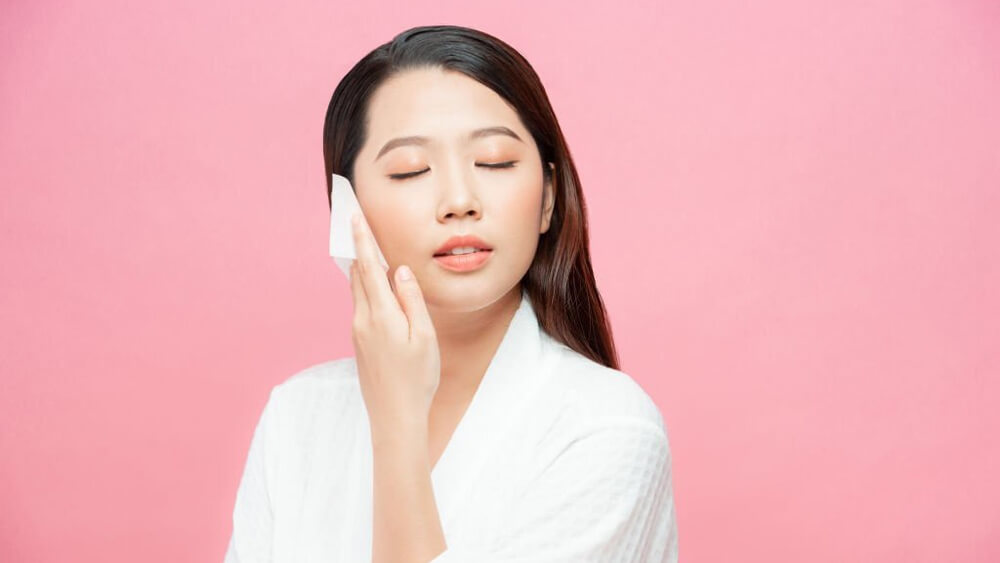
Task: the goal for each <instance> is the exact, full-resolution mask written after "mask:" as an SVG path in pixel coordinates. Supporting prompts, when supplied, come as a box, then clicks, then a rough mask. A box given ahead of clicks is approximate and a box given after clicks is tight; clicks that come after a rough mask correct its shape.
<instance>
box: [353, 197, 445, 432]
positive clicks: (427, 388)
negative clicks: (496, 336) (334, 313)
mask: <svg viewBox="0 0 1000 563" xmlns="http://www.w3.org/2000/svg"><path fill="white" fill-rule="evenodd" d="M352 224H353V227H352V231H353V236H354V248H355V249H356V253H357V259H356V260H354V262H353V263H352V264H351V276H350V277H351V294H352V296H353V299H354V320H353V324H352V330H353V335H352V342H353V344H354V351H355V356H356V358H357V365H358V376H359V378H360V383H361V392H362V395H363V397H364V401H365V405H366V406H367V408H368V416H369V423H370V425H371V427H372V428H371V429H372V437H373V439H380V438H389V437H392V436H394V435H397V433H398V432H400V431H404V430H409V429H411V428H412V427H413V426H414V425H418V424H419V425H423V426H422V427H421V426H418V428H426V425H427V422H428V420H427V419H428V415H429V413H430V407H431V401H432V400H433V399H434V393H435V392H436V391H437V388H438V383H439V381H440V378H441V358H440V352H439V350H438V344H437V335H436V333H435V331H434V325H433V323H432V322H431V318H430V315H429V314H428V313H427V306H426V303H425V302H424V297H423V293H422V292H421V290H420V286H419V285H418V284H417V280H416V278H415V277H413V273H412V270H410V269H409V268H408V267H407V266H405V265H403V266H399V267H398V268H396V271H395V273H394V275H395V283H394V284H393V285H394V286H395V287H394V288H393V287H390V284H389V279H388V277H387V276H386V269H385V267H384V266H382V264H381V263H380V262H379V260H378V254H377V251H376V247H375V239H374V235H372V232H371V229H370V228H369V226H368V222H367V221H366V220H365V218H364V216H363V215H361V214H360V213H357V212H355V213H354V216H353V218H352Z"/></svg>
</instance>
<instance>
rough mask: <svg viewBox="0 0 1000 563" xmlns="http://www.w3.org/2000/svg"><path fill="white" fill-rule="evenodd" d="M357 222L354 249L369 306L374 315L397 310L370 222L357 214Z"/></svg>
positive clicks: (354, 232)
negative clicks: (379, 257)
mask: <svg viewBox="0 0 1000 563" xmlns="http://www.w3.org/2000/svg"><path fill="white" fill-rule="evenodd" d="M355 218H356V219H357V220H356V221H354V222H353V229H352V231H353V236H354V249H355V252H356V253H357V260H356V262H357V263H358V268H359V270H358V273H359V274H360V278H361V285H362V286H364V288H365V295H366V296H367V298H368V305H369V307H370V308H371V312H372V314H375V313H376V312H378V311H387V310H392V309H393V308H395V309H396V310H398V309H399V308H398V306H397V305H396V299H395V298H394V297H393V295H392V288H390V287H389V278H388V277H387V276H386V273H385V270H384V269H383V268H382V264H381V263H380V262H379V260H378V253H377V252H376V250H375V236H374V235H373V234H372V231H371V228H370V227H369V226H368V222H367V221H365V217H364V215H362V214H361V213H359V212H355Z"/></svg>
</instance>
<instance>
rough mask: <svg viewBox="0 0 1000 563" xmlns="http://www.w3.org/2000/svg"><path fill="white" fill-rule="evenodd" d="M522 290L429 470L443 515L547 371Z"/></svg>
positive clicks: (542, 337)
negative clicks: (492, 351)
mask: <svg viewBox="0 0 1000 563" xmlns="http://www.w3.org/2000/svg"><path fill="white" fill-rule="evenodd" d="M547 343H548V338H547V335H546V334H545V332H544V331H543V330H542V328H541V327H540V326H539V324H538V318H537V317H536V315H535V310H534V308H533V307H532V305H531V300H530V299H529V298H528V295H527V293H526V292H524V291H523V290H522V292H521V303H520V305H519V306H518V309H517V311H516V312H515V313H514V316H513V318H512V319H511V321H510V324H509V325H508V326H507V330H506V332H505V333H504V336H503V339H502V340H501V341H500V345H499V347H498V348H497V351H496V353H495V354H494V355H493V359H492V360H490V363H489V366H487V368H486V372H485V373H484V374H483V378H482V380H481V381H480V382H479V387H478V388H477V389H476V392H475V394H474V395H473V396H472V400H471V401H470V403H469V406H468V407H467V408H466V410H465V413H464V414H463V416H462V419H461V420H460V421H459V423H458V425H457V426H456V427H455V430H454V432H453V433H452V435H451V438H450V439H449V441H448V444H447V446H446V447H445V449H444V451H443V452H442V453H441V456H440V458H439V459H438V461H437V463H436V464H435V465H434V468H433V470H432V471H431V481H432V483H433V486H434V496H435V501H436V504H437V507H438V511H439V514H440V516H441V519H442V524H444V521H445V520H447V519H449V518H451V517H455V516H456V514H457V510H456V509H457V508H458V506H459V505H461V504H462V502H461V499H462V492H463V491H464V490H465V488H466V487H467V486H468V485H469V484H470V483H471V482H472V481H473V480H475V479H476V475H478V474H479V473H480V467H481V466H482V464H484V463H486V462H487V461H488V460H489V456H490V454H491V453H492V452H493V451H494V445H496V444H498V443H499V441H500V440H502V439H503V438H504V437H505V435H506V434H507V432H508V430H509V428H510V426H511V424H512V423H513V422H515V421H517V420H518V419H519V416H518V415H519V413H520V411H521V409H522V408H523V407H524V406H525V405H526V404H527V403H528V402H529V401H528V399H529V397H530V396H531V395H532V394H533V392H534V391H535V390H536V389H537V388H538V385H539V383H541V381H542V380H543V379H544V378H545V376H546V375H547V374H548V371H549V370H550V369H551V366H552V359H553V358H552V357H553V356H554V354H550V353H547V352H548V350H549V347H548V346H546V344H547Z"/></svg>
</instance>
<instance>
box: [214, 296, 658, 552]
mask: <svg viewBox="0 0 1000 563" xmlns="http://www.w3.org/2000/svg"><path fill="white" fill-rule="evenodd" d="M367 417H368V414H367V410H366V408H365V403H364V400H363V399H362V395H361V388H360V386H359V383H358V375H357V366H356V363H355V359H354V357H348V358H341V359H337V360H333V361H329V362H325V363H321V364H317V365H314V366H311V367H309V368H307V369H304V370H302V371H300V372H298V373H296V374H294V375H292V376H291V377H289V378H288V379H286V380H285V381H283V382H282V383H279V384H278V385H276V386H274V388H273V389H272V390H271V392H270V396H269V398H268V401H267V404H266V405H265V407H264V409H263V412H262V413H261V416H260V419H259V421H258V423H257V426H256V429H255V431H254V434H253V438H252V439H251V441H250V446H249V453H248V454H247V459H246V465H245V467H244V472H243V476H242V479H241V481H240V484H239V488H238V490H237V492H236V499H235V508H234V510H233V531H232V536H231V538H230V541H229V545H228V549H227V551H226V555H225V562H226V563H257V562H265V561H266V562H272V563H320V562H323V563H334V562H351V563H354V562H358V563H368V562H370V561H371V551H372V546H371V542H372V524H373V521H372V448H371V440H370V433H369V432H370V428H369V425H368V418H367ZM431 480H432V482H433V486H434V498H435V501H436V503H437V508H438V512H439V514H440V516H441V525H442V527H443V529H444V535H445V541H446V543H447V545H448V547H447V549H446V550H445V551H444V552H442V553H441V554H440V555H438V556H437V557H436V558H434V559H433V560H432V563H457V562H462V563H466V562H468V563H508V562H509V563H514V562H538V563H543V562H545V563H555V562H566V563H570V562H572V563H580V562H589V561H594V562H618V561H621V562H675V561H677V523H676V519H675V512H674V502H673V489H672V481H671V458H670V448H669V445H668V441H667V433H666V427H665V426H664V423H663V418H662V417H661V415H660V411H659V410H658V408H657V406H656V404H655V403H654V402H653V401H652V399H650V397H649V396H648V395H647V394H646V393H645V391H644V390H643V389H642V388H641V387H640V386H639V385H638V384H637V383H636V382H635V381H634V380H633V379H632V378H631V377H630V376H628V375H627V374H625V373H623V372H621V371H617V370H613V369H610V368H607V367H605V366H602V365H601V364H598V363H596V362H593V361H591V360H590V359H588V358H586V357H585V356H583V355H581V354H579V353H577V352H575V351H574V350H572V349H570V348H569V347H567V346H565V345H563V344H561V343H559V342H557V341H556V340H554V339H552V338H551V337H550V336H549V335H548V334H547V333H546V332H545V331H543V330H542V329H541V328H540V326H539V325H538V321H537V318H536V316H535V312H534V309H533V308H532V306H531V302H530V300H529V299H528V297H527V295H526V294H525V295H524V296H523V297H522V300H521V305H520V307H519V309H518V310H517V313H516V314H515V315H514V317H513V319H512V321H511V323H510V325H509V326H508V328H507V331H506V333H505V334H504V337H503V340H502V341H501V343H500V346H499V348H498V349H497V352H496V354H495V355H494V357H493V359H492V360H491V362H490V365H489V367H488V368H487V370H486V373H485V375H484V376H483V379H482V381H481V383H480V385H479V388H478V389H477V390H476V393H475V395H474V396H473V399H472V401H471V402H470V404H469V406H468V408H467V410H466V412H465V414H464V416H463V417H462V419H461V421H460V422H459V424H458V426H457V427H456V428H455V431H454V433H453V434H452V436H451V439H450V441H449V442H448V444H447V447H446V448H445V450H444V452H443V453H442V454H441V457H440V459H439V460H438V461H437V463H436V465H435V466H434V468H433V471H432V472H431Z"/></svg>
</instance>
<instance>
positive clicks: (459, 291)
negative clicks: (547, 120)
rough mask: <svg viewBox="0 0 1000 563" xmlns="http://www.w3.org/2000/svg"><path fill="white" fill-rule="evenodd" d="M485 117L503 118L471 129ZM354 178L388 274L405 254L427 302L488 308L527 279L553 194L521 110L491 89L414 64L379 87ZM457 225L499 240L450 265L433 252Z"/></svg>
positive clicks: (465, 231)
mask: <svg viewBox="0 0 1000 563" xmlns="http://www.w3.org/2000/svg"><path fill="white" fill-rule="evenodd" d="M486 128H498V129H493V130H491V131H486V132H485V133H481V134H478V135H474V134H473V133H474V132H476V131H478V130H482V129H486ZM498 130H499V131H501V132H497V131H498ZM502 131H509V134H504V133H503V132H502ZM512 135H516V138H515V137H514V136H512ZM407 137H423V138H424V139H423V140H413V139H409V140H407V139H405V138H407ZM398 139H403V140H402V141H398ZM509 162H513V165H512V166H510V167H493V168H491V167H488V166H487V165H497V164H504V163H509ZM397 175H407V176H409V177H400V178H393V176H397ZM354 186H355V191H356V193H357V197H358V202H359V203H360V205H361V208H362V209H363V210H364V213H365V217H367V219H368V223H369V225H371V229H372V231H373V232H374V234H375V239H376V240H377V241H378V244H379V247H380V248H381V249H382V253H383V254H384V255H385V259H386V262H388V263H389V268H390V274H391V273H394V272H395V270H396V267H398V266H400V265H402V264H406V265H407V266H409V267H410V268H411V269H412V270H413V272H414V275H415V276H416V278H417V280H418V281H419V283H420V287H421V289H422V291H423V294H424V299H425V300H426V302H427V305H428V307H434V308H439V309H443V310H449V311H455V312H459V311H473V310H477V309H481V308H483V307H486V306H487V305H490V304H492V303H494V302H495V301H497V300H498V299H500V298H502V297H503V296H504V295H506V294H507V293H508V292H510V291H511V290H513V289H515V288H516V287H518V284H519V282H520V280H521V278H522V277H523V276H524V274H525V272H527V271H528V267H529V266H530V265H531V262H532V259H533V258H534V255H535V249H536V247H537V246H538V237H539V235H540V234H541V233H544V232H545V231H547V230H548V228H549V222H550V219H551V216H552V209H553V203H554V190H553V189H552V185H551V182H549V183H545V182H544V181H543V175H542V162H541V159H540V157H539V154H538V147H537V146H536V145H535V142H534V139H533V138H532V136H531V134H530V133H529V132H528V130H527V129H525V128H524V126H523V125H522V124H521V120H520V119H519V118H518V115H517V113H516V112H515V111H514V109H513V108H512V107H511V106H509V105H508V104H507V103H506V102H505V101H504V100H503V98H501V97H500V96H499V95H498V94H497V93H496V92H494V91H493V90H491V89H490V88H488V87H486V86H484V85H482V84H480V83H479V82H477V81H475V80H473V79H471V78H469V77H468V76H466V75H464V74H462V73H459V72H454V71H448V70H444V69H440V68H431V69H420V70H410V71H405V72H403V73H401V74H397V75H395V76H393V77H392V78H390V79H388V80H387V81H386V82H384V83H383V84H382V85H381V86H380V87H379V88H378V89H377V90H376V91H375V92H374V93H373V95H372V98H371V101H370V105H369V108H368V130H367V141H366V142H365V145H364V146H362V147H361V150H360V152H359V154H358V157H357V159H356V161H355V164H354ZM456 235H459V236H460V235H472V236H476V237H478V238H480V239H482V241H483V242H484V243H486V245H488V246H489V247H490V248H491V249H492V250H491V251H490V252H489V253H488V257H487V259H486V261H485V263H484V264H483V265H482V266H481V267H479V268H477V269H475V270H471V271H453V270H450V269H448V268H447V267H445V265H443V264H442V263H441V262H440V261H439V260H436V259H435V257H434V255H435V253H436V252H437V250H438V249H439V248H440V247H441V245H442V244H444V243H445V241H447V240H448V239H449V238H451V237H453V236H456Z"/></svg>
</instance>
